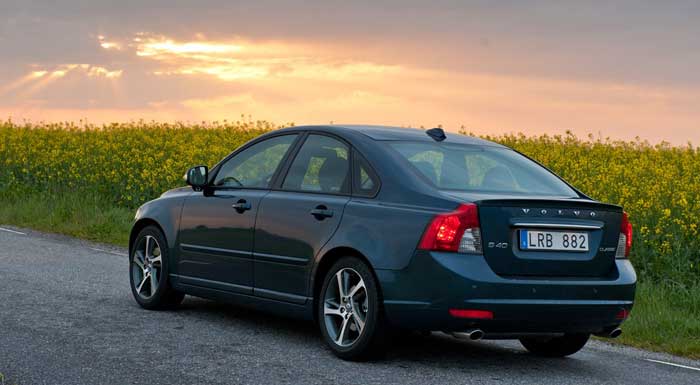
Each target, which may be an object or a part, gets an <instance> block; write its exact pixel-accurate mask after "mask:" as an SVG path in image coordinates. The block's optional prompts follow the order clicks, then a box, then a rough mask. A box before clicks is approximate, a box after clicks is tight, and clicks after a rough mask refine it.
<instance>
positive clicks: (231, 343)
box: [0, 226, 700, 385]
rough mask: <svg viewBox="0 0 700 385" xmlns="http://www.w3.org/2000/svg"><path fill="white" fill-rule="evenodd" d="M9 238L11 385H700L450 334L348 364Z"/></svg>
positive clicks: (1, 288)
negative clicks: (155, 301) (141, 296)
mask: <svg viewBox="0 0 700 385" xmlns="http://www.w3.org/2000/svg"><path fill="white" fill-rule="evenodd" d="M3 229H10V230H14V231H19V232H23V233H25V234H19V233H13V232H8V231H6V230H0V373H3V374H4V376H5V384H15V383H16V384H18V385H23V384H110V385H111V384H150V385H156V384H169V385H171V384H281V383H302V384H316V383H318V384H331V383H338V384H377V383H380V384H382V385H388V384H428V383H438V384H471V383H479V384H557V385H559V384H608V383H609V384H635V385H642V384H654V385H656V384H665V385H669V384H694V385H697V384H700V370H693V369H691V368H684V367H680V366H671V365H667V364H663V363H657V362H653V361H649V360H650V359H651V360H657V361H663V362H668V363H675V364H680V365H684V366H687V367H695V368H700V362H697V361H689V360H684V359H681V358H677V357H671V356H666V355H660V354H655V353H649V352H644V351H640V350H636V349H629V348H621V347H617V346H612V345H608V344H604V343H600V342H594V343H591V344H589V345H588V346H587V347H586V348H585V349H584V350H583V351H581V352H580V353H578V354H576V355H575V356H573V357H571V358H568V359H542V358H537V357H533V356H531V355H529V354H526V353H525V352H524V351H523V350H522V349H521V348H520V346H519V345H518V344H517V343H513V342H490V341H489V342H466V341H458V340H455V339H453V338H450V337H447V336H445V335H442V334H440V333H434V334H433V335H431V336H428V337H419V336H416V337H415V338H414V339H410V340H406V341H402V342H400V343H399V344H397V345H396V346H393V347H392V349H391V352H390V353H389V354H388V356H387V358H386V359H385V360H383V361H380V362H374V363H349V362H344V361H341V360H338V359H336V358H334V356H332V355H331V353H330V352H329V351H327V350H326V348H325V347H324V345H323V343H322V341H321V339H320V337H319V334H318V332H317V330H316V328H315V327H314V326H313V325H311V324H309V323H305V322H299V321H293V320H286V319H281V318H277V317H274V316H271V315H267V314H263V313H259V312H255V311H251V310H245V309H240V308H236V307H232V306H228V305H221V304H216V303H214V302H211V301H207V300H203V299H198V298H193V297H187V298H186V300H185V302H184V304H183V306H182V308H181V309H179V310H177V311H168V312H150V311H146V310H142V309H141V308H139V307H138V306H137V305H136V303H135V302H134V300H133V299H132V297H131V293H130V291H129V281H128V275H127V262H126V252H125V250H122V249H114V248H110V247H108V246H104V245H97V244H91V243H87V242H83V241H78V240H75V239H71V238H65V237H60V236H54V235H46V234H40V233H35V232H31V231H27V230H21V229H13V228H10V227H7V226H5V227H3Z"/></svg>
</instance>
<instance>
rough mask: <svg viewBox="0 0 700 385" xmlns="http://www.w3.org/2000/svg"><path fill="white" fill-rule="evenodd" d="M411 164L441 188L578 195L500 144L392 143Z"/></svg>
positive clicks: (539, 167) (529, 161)
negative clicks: (496, 145) (494, 145)
mask: <svg viewBox="0 0 700 385" xmlns="http://www.w3.org/2000/svg"><path fill="white" fill-rule="evenodd" d="M391 147H392V148H393V149H394V150H396V151H397V152H398V153H399V154H400V155H401V157H403V158H404V159H405V160H406V161H408V163H409V164H410V165H411V167H414V168H415V169H416V170H418V171H419V173H420V174H422V175H423V176H424V177H425V178H426V179H428V180H429V181H430V182H431V183H432V184H433V185H435V186H436V187H437V188H439V189H443V190H458V191H469V192H485V193H488V192H493V193H506V194H523V195H542V196H561V197H567V198H575V197H578V194H577V193H576V192H575V191H574V190H573V189H572V188H571V187H569V186H568V185H567V184H566V183H564V182H563V181H562V180H560V179H559V178H558V177H557V176H555V175H554V174H552V173H551V172H549V171H548V170H547V169H545V168H544V167H542V166H540V165H538V164H537V163H535V162H533V161H531V160H530V159H528V158H526V157H524V156H522V155H520V154H518V153H517V152H515V151H513V150H511V149H507V148H501V147H491V146H475V145H466V144H464V145H461V144H448V143H430V142H392V143H391Z"/></svg>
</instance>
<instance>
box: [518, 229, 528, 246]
mask: <svg viewBox="0 0 700 385" xmlns="http://www.w3.org/2000/svg"><path fill="white" fill-rule="evenodd" d="M520 248H521V249H527V230H520Z"/></svg>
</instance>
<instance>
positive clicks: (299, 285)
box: [254, 134, 350, 303]
mask: <svg viewBox="0 0 700 385" xmlns="http://www.w3.org/2000/svg"><path fill="white" fill-rule="evenodd" d="M349 154H350V151H349V147H348V145H347V144H345V143H344V142H342V141H340V140H338V139H335V138H333V137H330V136H325V135H316V134H311V135H309V136H308V137H307V139H306V140H305V142H304V144H303V145H302V146H301V148H300V149H299V152H298V153H297V155H296V157H295V159H294V161H293V162H292V163H291V166H290V168H289V171H288V173H287V176H286V177H285V178H284V181H283V182H282V184H281V186H280V189H279V190H278V191H272V192H270V193H269V194H267V195H266V196H265V197H264V198H263V200H262V202H261V204H260V208H259V211H258V219H257V224H256V231H255V250H254V261H255V267H254V276H255V280H254V286H255V289H254V292H255V295H257V296H261V297H266V298H271V299H276V300H282V301H287V302H293V303H304V302H305V301H306V298H307V297H308V295H309V294H308V288H307V284H308V281H309V279H308V278H309V272H310V267H311V264H312V263H313V262H312V261H313V258H314V256H315V255H316V254H317V253H318V251H319V250H320V249H321V248H322V247H323V245H325V244H326V242H328V240H329V239H330V237H331V236H332V235H333V233H334V232H335V230H336V229H337V228H338V225H339V224H340V220H341V218H342V216H343V210H344V208H345V205H346V204H347V202H348V201H349V199H350V197H349V195H350V162H349Z"/></svg>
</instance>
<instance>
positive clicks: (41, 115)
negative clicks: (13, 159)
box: [0, 0, 700, 145]
mask: <svg viewBox="0 0 700 385" xmlns="http://www.w3.org/2000/svg"><path fill="white" fill-rule="evenodd" d="M698 20H700V2H698V1H669V2H659V1H644V0H636V1H605V2H602V1H590V2H584V1H537V0H534V1H508V0H501V1H465V0H463V1H441V0H433V1H416V0H402V1H383V0H375V1H363V0H355V1H347V0H345V1H335V0H325V1H280V0H278V1H270V0H257V1H245V2H241V1H232V0H228V1H223V0H219V1H215V0H200V1H183V0H154V1H146V0H142V1H132V0H121V1H107V0H62V1H33V0H21V1H16V0H2V1H1V2H0V118H1V119H6V118H8V117H9V118H12V119H13V120H15V121H21V120H31V121H66V120H70V121H78V120H81V119H82V120H86V121H88V122H92V123H104V122H113V121H130V120H138V119H146V120H159V121H202V120H208V121H212V120H219V121H221V120H224V119H227V120H237V119H240V118H241V116H245V117H246V119H247V118H249V117H252V119H264V120H270V121H273V122H276V123H279V124H284V123H287V122H293V123H294V124H297V125H301V124H327V123H331V122H333V123H354V124H364V123H366V124H385V125H397V126H414V127H419V126H423V127H434V126H438V125H441V126H442V127H444V128H446V129H448V130H452V131H456V130H459V129H460V128H465V129H466V130H467V131H471V132H474V133H477V134H501V133H518V132H522V133H525V134H527V135H538V134H543V133H547V134H561V133H564V132H566V131H567V130H570V131H572V132H574V133H575V134H576V135H578V136H580V137H586V136H588V135H589V134H590V135H593V136H594V137H603V138H605V137H611V138H613V139H626V140H634V139H635V138H637V137H638V138H640V139H642V140H649V141H650V142H652V143H657V142H660V141H668V142H671V143H673V144H677V145H683V144H685V143H687V142H689V141H690V142H692V143H693V144H695V145H698V144H700V70H699V69H700V23H698Z"/></svg>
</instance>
